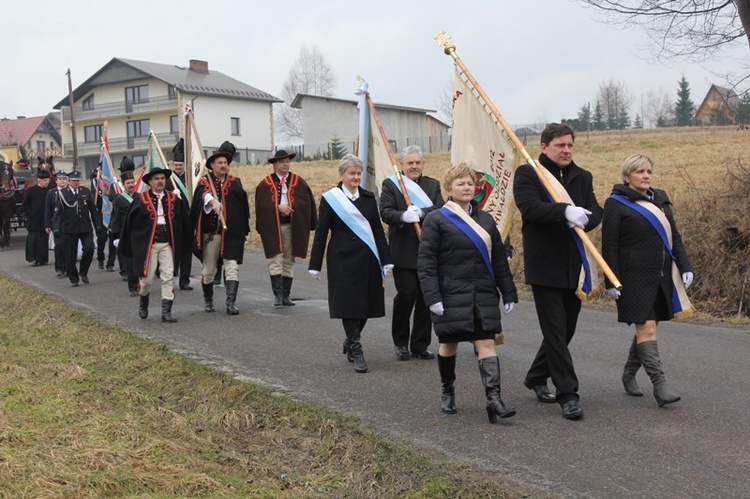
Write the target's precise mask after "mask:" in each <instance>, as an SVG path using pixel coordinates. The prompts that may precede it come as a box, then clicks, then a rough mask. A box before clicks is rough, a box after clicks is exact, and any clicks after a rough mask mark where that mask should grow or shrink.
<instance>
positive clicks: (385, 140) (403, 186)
mask: <svg viewBox="0 0 750 499" xmlns="http://www.w3.org/2000/svg"><path fill="white" fill-rule="evenodd" d="M367 107H369V108H370V114H372V117H373V118H375V123H376V124H377V125H378V131H379V132H380V139H381V140H382V141H383V144H385V150H386V151H388V157H389V158H390V160H391V165H393V170H394V171H395V172H396V178H398V183H399V185H400V186H401V193H402V194H403V195H404V201H405V202H406V206H407V207H409V206H411V199H409V193H408V192H406V184H405V183H404V179H403V177H402V176H401V170H400V169H399V167H398V164H397V163H398V162H397V161H396V157H395V156H394V155H393V151H391V144H390V142H388V137H387V136H386V134H385V130H384V129H383V124H382V123H381V122H380V116H378V113H377V111H375V104H373V103H372V99H371V98H370V92H367ZM365 168H367V165H365ZM414 230H415V231H416V233H417V239H422V226H421V225H419V222H414Z"/></svg>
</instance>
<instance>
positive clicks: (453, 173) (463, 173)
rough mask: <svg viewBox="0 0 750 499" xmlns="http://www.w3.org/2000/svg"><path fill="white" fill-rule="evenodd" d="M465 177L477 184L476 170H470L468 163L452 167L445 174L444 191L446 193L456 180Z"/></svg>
mask: <svg viewBox="0 0 750 499" xmlns="http://www.w3.org/2000/svg"><path fill="white" fill-rule="evenodd" d="M464 177H470V178H471V180H472V181H473V182H474V183H476V176H475V174H474V170H473V169H471V168H469V166H468V165H467V164H466V163H461V164H459V165H455V166H451V167H450V168H448V171H447V172H445V178H444V179H443V189H444V190H445V191H448V190H449V189H450V187H451V185H453V182H454V181H455V180H456V179H458V178H464Z"/></svg>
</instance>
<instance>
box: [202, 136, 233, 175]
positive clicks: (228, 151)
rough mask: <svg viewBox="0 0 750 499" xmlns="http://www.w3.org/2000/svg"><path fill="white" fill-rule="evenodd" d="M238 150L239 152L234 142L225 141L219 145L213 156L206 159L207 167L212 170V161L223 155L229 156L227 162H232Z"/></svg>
mask: <svg viewBox="0 0 750 499" xmlns="http://www.w3.org/2000/svg"><path fill="white" fill-rule="evenodd" d="M236 152H237V148H236V147H234V144H232V143H231V142H229V141H228V140H226V141H224V143H223V144H221V145H220V146H219V148H218V149H217V150H216V152H214V153H213V154H212V155H211V156H209V157H208V159H206V168H208V169H209V170H212V169H213V168H211V163H212V162H213V161H214V160H215V159H217V158H220V157H222V156H223V157H225V158H227V163H231V162H232V160H233V159H234V155H235V153H236Z"/></svg>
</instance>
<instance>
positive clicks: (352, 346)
mask: <svg viewBox="0 0 750 499" xmlns="http://www.w3.org/2000/svg"><path fill="white" fill-rule="evenodd" d="M341 322H342V323H343V325H344V331H345V332H346V339H347V340H348V341H349V345H348V347H347V346H346V343H345V344H344V345H345V346H344V348H345V349H346V350H348V353H347V359H350V362H353V363H354V370H355V371H356V372H358V373H366V372H367V364H366V363H365V354H364V352H363V351H362V343H360V337H361V334H362V328H363V327H364V322H367V321H366V320H365V321H361V320H359V319H342V320H341Z"/></svg>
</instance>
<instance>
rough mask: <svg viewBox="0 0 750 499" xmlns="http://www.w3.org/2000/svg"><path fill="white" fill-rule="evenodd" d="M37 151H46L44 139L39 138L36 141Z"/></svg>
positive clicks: (41, 152)
mask: <svg viewBox="0 0 750 499" xmlns="http://www.w3.org/2000/svg"><path fill="white" fill-rule="evenodd" d="M36 152H37V154H43V153H44V141H43V140H37V141H36Z"/></svg>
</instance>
